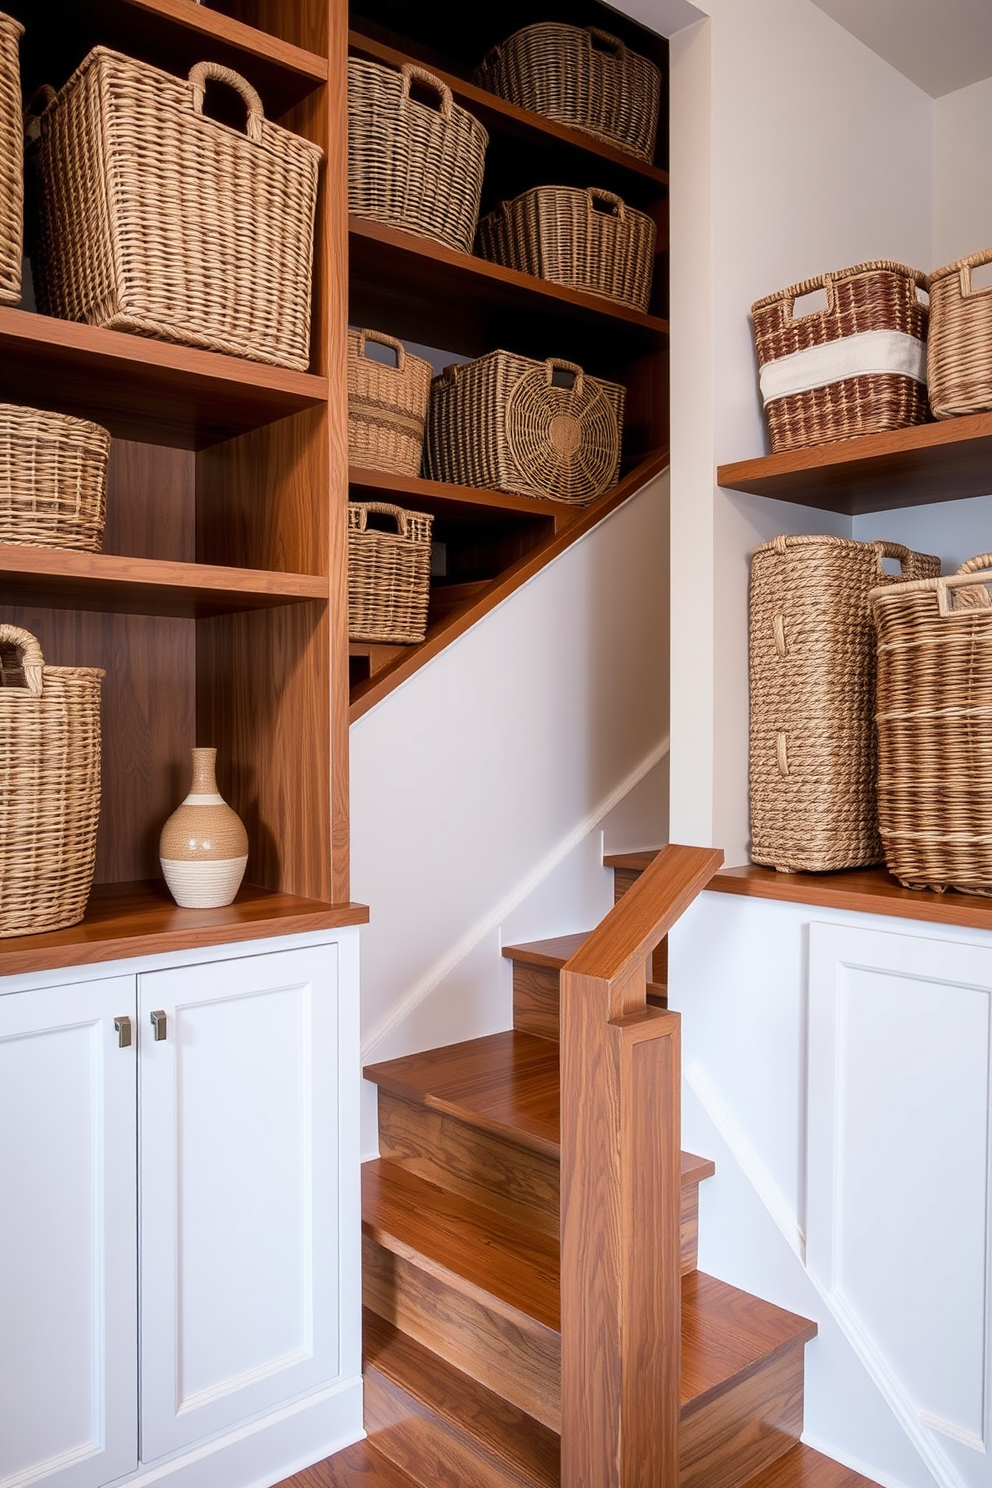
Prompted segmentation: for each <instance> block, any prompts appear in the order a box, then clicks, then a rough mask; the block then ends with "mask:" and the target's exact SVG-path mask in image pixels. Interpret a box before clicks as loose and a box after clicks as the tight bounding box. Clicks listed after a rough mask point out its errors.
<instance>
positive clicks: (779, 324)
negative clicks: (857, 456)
mask: <svg viewBox="0 0 992 1488" xmlns="http://www.w3.org/2000/svg"><path fill="white" fill-rule="evenodd" d="M926 284H927V279H926V275H925V274H921V273H918V272H917V270H916V269H908V268H906V266H905V265H904V264H897V263H889V262H886V261H882V260H876V261H875V262H872V263H863V264H855V265H854V267H853V268H850V269H844V270H842V272H841V273H839V274H819V275H818V276H817V277H816V278H815V279H804V280H803V282H802V283H801V284H793V285H791V286H790V287H789V288H788V289H783V290H780V291H779V292H778V293H777V294H773V295H767V296H766V297H765V298H764V299H763V300H758V301H757V302H756V303H755V304H754V305H752V307H751V314H752V316H753V317H754V339H755V343H756V346H757V351H758V365H759V367H760V369H761V396H762V401H763V403H764V406H765V415H766V417H767V419H768V432H769V434H770V436H771V446H772V452H773V453H775V454H778V453H779V452H780V451H782V450H790V449H801V448H804V447H805V446H807V445H811V444H829V443H831V442H832V441H834V440H837V439H854V438H856V436H857V435H859V434H880V433H882V432H883V431H885V430H887V429H902V428H904V427H906V426H907V425H909V424H922V423H924V422H925V421H926V417H927V387H926V338H927V314H928V312H927V307H926V306H925V305H924V304H923V303H922V302H921V300H920V298H919V294H918V290H921V289H925V288H926ZM817 289H825V290H826V292H827V308H826V309H825V310H815V311H813V312H812V313H811V314H809V315H800V316H797V315H796V314H795V302H796V300H797V299H798V298H799V297H800V296H801V295H807V294H811V293H812V292H813V291H814V290H817Z"/></svg>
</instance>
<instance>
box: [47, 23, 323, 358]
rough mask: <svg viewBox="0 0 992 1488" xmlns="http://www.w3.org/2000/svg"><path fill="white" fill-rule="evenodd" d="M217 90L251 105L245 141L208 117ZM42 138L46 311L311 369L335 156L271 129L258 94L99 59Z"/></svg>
mask: <svg viewBox="0 0 992 1488" xmlns="http://www.w3.org/2000/svg"><path fill="white" fill-rule="evenodd" d="M208 80H214V81H215V82H220V83H223V84H226V85H228V86H229V87H231V88H234V89H235V90H236V91H237V92H238V93H240V94H241V96H242V98H243V100H244V103H245V107H246V127H245V130H244V131H243V130H241V129H236V128H232V127H229V126H228V125H226V124H221V123H218V122H217V121H216V120H214V119H211V118H209V117H207V115H205V114H204V112H203V103H204V92H205V88H206V85H207V82H208ZM39 134H40V137H39V140H38V143H37V146H36V148H35V149H34V150H33V151H32V159H33V162H34V168H35V170H36V171H37V174H38V185H39V188H40V189H39V197H40V212H39V215H40V221H39V224H38V228H39V230H38V234H37V253H36V258H35V260H34V263H33V268H34V272H35V289H36V293H37V297H38V306H39V309H40V310H41V311H42V312H43V313H44V314H46V315H56V316H59V317H61V318H62V319H63V320H78V321H87V322H88V323H89V324H90V325H101V326H109V327H110V328H111V329H112V330H121V331H133V332H136V333H137V334H139V335H143V336H154V337H158V338H159V339H161V340H164V341H177V342H181V343H182V344H184V345H187V346H199V347H203V348H205V349H207V350H209V351H221V352H227V353H229V354H231V355H233V356H242V357H248V358H250V359H252V360H254V361H260V362H270V363H274V364H275V365H277V366H283V367H293V368H295V369H297V370H298V371H305V370H306V368H307V367H308V366H309V364H310V297H311V279H312V267H313V229H314V212H315V208H316V200H317V170H318V164H319V162H320V159H321V156H322V151H321V149H320V146H319V145H316V144H313V143H312V142H311V141H310V140H306V139H301V138H300V137H299V136H298V135H295V134H291V133H290V132H289V130H287V129H282V128H280V126H279V125H277V124H273V123H271V122H270V121H269V120H268V119H266V118H265V116H264V114H263V112H262V103H261V100H260V98H259V96H258V94H257V93H256V92H255V90H254V88H253V87H252V86H251V84H250V83H247V82H246V81H245V80H244V78H242V77H240V76H239V75H238V74H237V73H235V72H231V71H230V70H229V69H228V68H225V67H221V66H219V65H218V64H216V63H213V62H201V63H198V64H197V65H196V66H195V67H194V68H193V69H192V71H191V72H190V75H189V79H188V80H186V79H184V78H177V77H173V76H172V74H171V73H168V72H162V71H161V70H160V69H159V68H157V67H150V66H149V65H148V64H147V63H145V62H139V61H136V60H135V59H133V58H131V57H125V56H123V55H121V54H120V53H119V52H113V51H109V50H108V49H107V48H106V47H97V48H96V49H95V50H94V51H92V52H90V54H89V56H88V57H86V59H85V60H84V61H83V62H82V64H81V65H80V67H79V68H78V69H77V71H76V72H75V73H74V74H73V75H72V77H71V78H70V79H69V81H68V82H67V83H66V85H65V87H64V88H63V89H62V90H61V92H60V93H59V94H58V95H57V97H56V98H55V99H54V101H53V102H51V103H50V104H49V105H48V107H47V108H46V109H45V111H44V113H43V114H42V115H41V119H40V128H39Z"/></svg>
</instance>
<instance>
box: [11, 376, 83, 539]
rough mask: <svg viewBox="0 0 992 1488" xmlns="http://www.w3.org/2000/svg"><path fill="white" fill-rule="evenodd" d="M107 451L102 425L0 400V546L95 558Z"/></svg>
mask: <svg viewBox="0 0 992 1488" xmlns="http://www.w3.org/2000/svg"><path fill="white" fill-rule="evenodd" d="M109 452H110V435H109V434H108V432H107V430H106V429H104V428H103V427H102V426H101V425H100V424H93V423H90V422H89V420H88V419H80V418H70V417H69V415H68V414H64V413H45V412H43V411H42V410H41V409H39V408H21V407H19V406H18V405H16V404H12V403H0V542H4V543H27V544H31V545H36V546H38V547H43V548H78V549H81V550H82V551H84V552H89V553H98V552H99V551H100V548H101V546H102V543H103V528H104V520H105V516H106V505H107V458H108V455H109Z"/></svg>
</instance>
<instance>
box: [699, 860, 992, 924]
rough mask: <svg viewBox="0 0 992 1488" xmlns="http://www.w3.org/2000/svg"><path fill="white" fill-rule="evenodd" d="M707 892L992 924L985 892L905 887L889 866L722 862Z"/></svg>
mask: <svg viewBox="0 0 992 1488" xmlns="http://www.w3.org/2000/svg"><path fill="white" fill-rule="evenodd" d="M706 887H707V892H713V893H718V894H743V895H745V896H746V897H748V898H751V899H777V900H781V901H784V902H786V903H789V904H815V905H819V906H821V907H824V908H828V909H841V910H845V911H855V912H858V913H861V914H875V915H892V916H893V917H895V918H897V919H902V920H923V921H926V922H929V923H930V924H935V925H964V926H965V927H966V928H968V929H970V930H992V899H986V898H984V897H983V896H982V895H980V894H955V893H953V892H951V891H948V892H947V893H946V894H937V893H934V892H933V891H932V890H928V889H904V888H903V887H902V885H901V884H900V883H897V882H896V880H895V879H894V878H893V877H892V875H891V873H889V872H888V871H887V870H886V869H885V868H851V869H847V870H845V871H844V872H842V873H776V871H775V869H774V868H759V867H755V866H751V867H747V868H721V869H720V871H719V872H718V873H717V874H716V875H715V876H714V877H713V878H712V879H711V880H710V882H709V883H708V884H707V886H706Z"/></svg>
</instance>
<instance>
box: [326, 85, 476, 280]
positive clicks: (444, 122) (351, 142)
mask: <svg viewBox="0 0 992 1488" xmlns="http://www.w3.org/2000/svg"><path fill="white" fill-rule="evenodd" d="M413 83H417V84H418V85H419V86H420V88H421V89H422V90H424V92H426V93H428V94H432V95H434V96H435V97H436V98H437V100H438V105H437V107H431V106H430V105H428V104H426V103H421V102H419V101H418V100H417V99H416V98H411V97H410V88H411V85H412V84H413ZM488 143H489V135H488V134H487V133H486V131H485V129H483V127H482V125H481V124H480V123H479V121H478V119H475V118H473V117H472V115H471V114H470V113H468V112H466V110H465V109H463V108H459V107H458V105H457V104H456V103H455V102H454V100H453V99H452V96H451V89H450V88H449V87H448V86H447V85H446V84H445V83H442V82H441V80H440V78H436V77H435V76H434V74H433V73H430V72H425V71H424V70H423V68H421V67H415V66H414V65H413V64H412V63H410V62H407V63H405V64H404V66H403V67H402V68H401V70H400V71H399V72H394V71H393V69H392V68H391V67H380V66H379V64H378V63H376V62H365V61H363V60H362V59H361V58H360V57H350V58H349V60H348V211H349V212H352V213H354V215H355V216H356V217H366V218H371V219H372V220H373V221H374V222H385V223H388V224H390V225H391V226H392V227H399V228H402V229H403V230H404V231H405V232H411V233H418V234H419V235H420V236H421V237H425V238H433V239H435V240H436V241H437V242H439V243H444V244H446V245H447V247H449V248H455V249H459V250H460V251H461V252H462V253H471V251H472V243H473V240H474V238H475V229H476V224H477V222H478V220H479V197H480V195H481V193H482V172H483V167H484V165H485V157H486V146H487V144H488Z"/></svg>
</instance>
